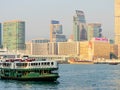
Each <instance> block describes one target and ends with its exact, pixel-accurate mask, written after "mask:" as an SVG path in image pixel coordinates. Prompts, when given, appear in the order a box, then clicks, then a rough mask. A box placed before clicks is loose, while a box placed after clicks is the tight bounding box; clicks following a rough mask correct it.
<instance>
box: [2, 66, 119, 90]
mask: <svg viewBox="0 0 120 90" xmlns="http://www.w3.org/2000/svg"><path fill="white" fill-rule="evenodd" d="M59 74H60V78H58V80H57V81H56V82H40V81H15V80H0V90H120V65H107V64H97V65H69V64H62V65H60V69H59Z"/></svg>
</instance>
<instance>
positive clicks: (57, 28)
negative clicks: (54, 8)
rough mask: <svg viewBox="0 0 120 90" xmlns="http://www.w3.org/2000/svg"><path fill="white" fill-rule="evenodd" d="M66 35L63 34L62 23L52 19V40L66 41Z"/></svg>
mask: <svg viewBox="0 0 120 90" xmlns="http://www.w3.org/2000/svg"><path fill="white" fill-rule="evenodd" d="M65 41H66V36H65V35H63V31H62V25H61V24H59V21H56V20H52V21H51V24H50V42H65Z"/></svg>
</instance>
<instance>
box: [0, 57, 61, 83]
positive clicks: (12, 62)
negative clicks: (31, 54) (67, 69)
mask: <svg viewBox="0 0 120 90" xmlns="http://www.w3.org/2000/svg"><path fill="white" fill-rule="evenodd" d="M0 77H1V79H11V80H25V81H28V80H32V81H56V80H57V78H58V77H59V75H58V63H57V62H56V61H48V60H35V59H30V58H28V57H27V58H26V57H24V58H22V59H21V58H15V59H8V60H1V61H0Z"/></svg>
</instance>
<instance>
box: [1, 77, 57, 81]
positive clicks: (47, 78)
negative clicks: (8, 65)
mask: <svg viewBox="0 0 120 90" xmlns="http://www.w3.org/2000/svg"><path fill="white" fill-rule="evenodd" d="M57 78H59V76H48V77H35V78H33V77H32V78H15V77H5V76H1V79H4V80H19V81H56V80H57Z"/></svg>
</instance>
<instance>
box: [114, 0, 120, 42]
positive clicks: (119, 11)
mask: <svg viewBox="0 0 120 90" xmlns="http://www.w3.org/2000/svg"><path fill="white" fill-rule="evenodd" d="M115 44H120V0H115Z"/></svg>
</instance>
